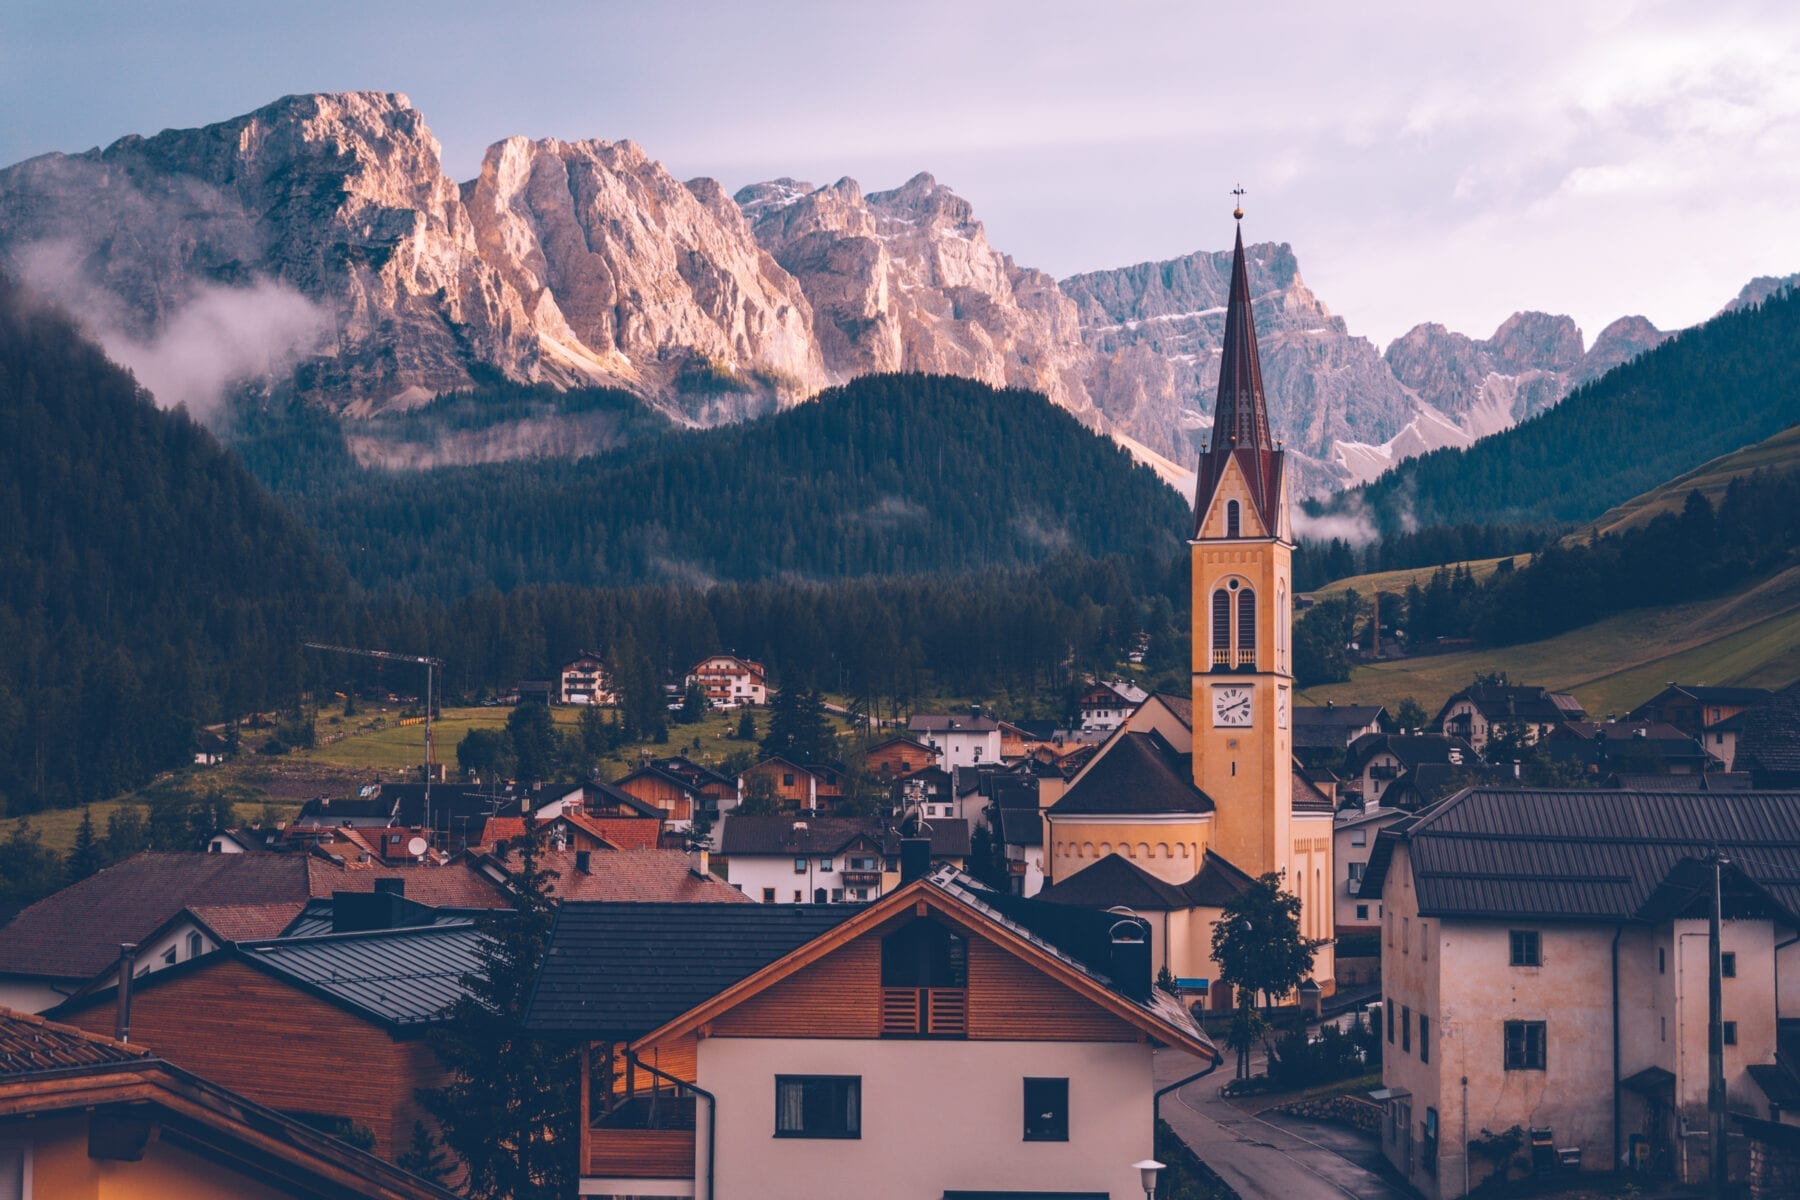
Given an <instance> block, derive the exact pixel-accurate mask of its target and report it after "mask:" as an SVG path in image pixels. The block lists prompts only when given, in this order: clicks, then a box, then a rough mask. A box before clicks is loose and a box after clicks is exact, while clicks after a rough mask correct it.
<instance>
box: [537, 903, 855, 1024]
mask: <svg viewBox="0 0 1800 1200" xmlns="http://www.w3.org/2000/svg"><path fill="white" fill-rule="evenodd" d="M860 911H862V906H861V905H856V904H587V903H580V902H575V901H571V902H569V903H567V904H564V905H563V906H562V910H561V911H560V912H559V913H558V914H557V918H556V927H555V929H554V930H553V931H552V933H551V935H550V953H549V955H548V956H547V957H546V958H545V960H544V968H543V970H542V971H541V972H540V973H539V975H538V980H537V986H536V988H535V989H534V990H533V992H532V996H531V1005H530V1010H529V1012H528V1014H527V1017H526V1024H527V1025H528V1026H529V1027H530V1028H532V1029H534V1030H537V1031H540V1032H544V1033H585V1034H590V1035H593V1036H598V1037H614V1038H625V1039H629V1038H635V1037H639V1036H641V1035H643V1034H645V1033H648V1032H650V1031H651V1030H652V1029H655V1028H657V1027H658V1026H660V1025H662V1024H664V1023H665V1022H667V1021H670V1020H673V1019H674V1018H676V1017H678V1016H680V1015H681V1014H682V1013H684V1012H686V1011H688V1010H689V1009H690V1008H693V1007H694V1006H695V1005H697V1004H700V1003H702V1002H703V1001H706V1000H708V999H711V998H712V997H713V996H716V995H718V994H719V993H720V992H721V991H723V990H725V989H726V988H728V987H730V986H731V985H732V984H734V983H736V982H737V981H738V980H740V979H744V978H746V977H747V976H749V975H752V974H754V973H755V972H757V971H759V970H761V969H762V968H763V967H766V966H768V965H769V964H770V963H772V962H774V961H775V960H776V959H778V958H781V957H782V956H784V955H786V954H788V953H790V952H791V951H793V950H796V949H798V948H799V947H800V946H802V945H804V944H806V943H807V942H809V941H811V940H812V939H813V938H815V937H817V936H818V935H820V934H822V933H824V932H825V931H826V930H829V929H831V928H833V927H835V926H836V925H838V924H839V923H840V922H842V921H845V920H848V919H849V918H850V917H851V916H853V915H855V914H856V913H858V912H860Z"/></svg>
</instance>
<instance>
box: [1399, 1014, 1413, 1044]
mask: <svg viewBox="0 0 1800 1200" xmlns="http://www.w3.org/2000/svg"><path fill="white" fill-rule="evenodd" d="M1400 1049H1402V1050H1404V1051H1406V1052H1407V1053H1408V1054H1410V1053H1412V1009H1411V1008H1410V1007H1408V1006H1407V1005H1404V1004H1402V1005H1401V1006H1400Z"/></svg>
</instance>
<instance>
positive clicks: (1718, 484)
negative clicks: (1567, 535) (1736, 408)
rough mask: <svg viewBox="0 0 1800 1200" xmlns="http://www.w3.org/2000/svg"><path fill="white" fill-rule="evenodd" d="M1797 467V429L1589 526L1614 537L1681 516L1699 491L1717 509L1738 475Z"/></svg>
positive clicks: (1799, 462)
mask: <svg viewBox="0 0 1800 1200" xmlns="http://www.w3.org/2000/svg"><path fill="white" fill-rule="evenodd" d="M1796 466H1800V425H1796V426H1794V427H1793V428H1792V429H1787V430H1783V431H1782V432H1781V433H1778V434H1776V435H1775V436H1774V437H1772V438H1766V439H1764V440H1763V441H1760V442H1757V443H1756V444H1754V445H1750V446H1745V447H1743V448H1742V449H1740V450H1733V451H1732V452H1731V453H1730V454H1722V455H1720V456H1719V457H1718V458H1715V459H1713V460H1712V461H1711V462H1708V463H1704V464H1702V465H1701V466H1699V467H1696V468H1694V469H1693V470H1692V471H1689V472H1688V473H1687V474H1685V475H1680V476H1677V477H1676V478H1674V479H1671V480H1670V481H1669V482H1667V483H1665V484H1663V485H1662V486H1661V487H1656V488H1651V489H1650V490H1649V491H1647V492H1645V493H1643V494H1642V495H1640V496H1635V497H1633V498H1632V499H1630V500H1627V501H1626V502H1625V503H1623V504H1621V505H1619V506H1618V507H1616V508H1613V509H1609V510H1608V511H1607V512H1605V513H1604V514H1602V515H1601V516H1600V517H1599V518H1597V519H1596V520H1595V521H1594V522H1593V523H1592V525H1593V527H1594V528H1597V529H1599V531H1600V532H1601V533H1616V532H1618V531H1619V530H1622V529H1630V528H1632V527H1633V526H1637V525H1644V524H1648V523H1649V521H1650V520H1651V519H1652V518H1653V517H1655V516H1657V515H1658V514H1659V513H1665V512H1675V513H1678V512H1680V511H1681V506H1682V505H1683V504H1685V503H1687V498H1688V493H1689V492H1692V491H1699V492H1700V493H1701V494H1702V495H1704V496H1705V497H1706V498H1707V499H1708V500H1711V501H1712V502H1713V504H1714V505H1715V506H1717V504H1718V503H1719V500H1720V498H1721V497H1723V496H1724V495H1725V489H1726V488H1727V487H1728V486H1729V485H1730V484H1731V481H1732V480H1733V479H1736V478H1737V477H1739V476H1740V475H1749V474H1752V473H1754V472H1756V471H1759V470H1762V469H1764V468H1774V469H1776V470H1792V469H1793V468H1795V467H1796ZM1575 536H1580V537H1585V536H1586V534H1585V532H1584V533H1582V534H1579V535H1575Z"/></svg>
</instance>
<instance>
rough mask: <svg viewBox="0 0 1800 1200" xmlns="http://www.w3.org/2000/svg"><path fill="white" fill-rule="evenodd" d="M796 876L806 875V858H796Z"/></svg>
mask: <svg viewBox="0 0 1800 1200" xmlns="http://www.w3.org/2000/svg"><path fill="white" fill-rule="evenodd" d="M794 874H796V875H804V874H806V860H805V859H804V858H796V859H795V860H794Z"/></svg>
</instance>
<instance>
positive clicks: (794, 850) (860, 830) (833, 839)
mask: <svg viewBox="0 0 1800 1200" xmlns="http://www.w3.org/2000/svg"><path fill="white" fill-rule="evenodd" d="M926 825H927V826H928V827H929V828H930V832H931V852H932V854H934V855H938V856H940V857H945V858H961V857H963V856H965V855H967V854H968V853H969V823H968V822H967V821H965V820H962V819H960V818H958V819H954V820H952V819H949V818H945V819H935V818H934V819H932V820H929V821H927V822H926ZM802 826H803V827H804V828H801V827H802ZM859 837H866V838H871V839H873V840H874V841H876V842H877V843H879V844H880V846H881V848H882V853H883V854H898V853H900V834H899V832H897V831H896V830H895V829H894V828H893V826H892V825H890V824H888V823H887V822H884V821H880V820H876V819H873V818H865V817H818V816H811V815H806V816H792V815H789V816H777V817H741V816H738V815H737V814H736V813H732V814H729V815H727V816H726V818H725V828H724V831H723V832H722V833H721V834H720V837H719V853H720V854H722V855H725V856H726V857H730V856H731V855H734V854H777V855H781V854H796V855H797V854H835V853H837V852H838V851H839V850H841V849H843V848H844V847H845V846H848V845H849V844H850V843H851V842H853V841H855V840H856V839H857V838H859Z"/></svg>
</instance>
